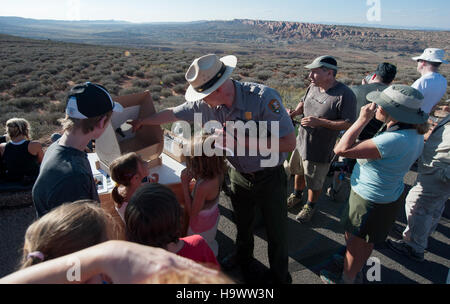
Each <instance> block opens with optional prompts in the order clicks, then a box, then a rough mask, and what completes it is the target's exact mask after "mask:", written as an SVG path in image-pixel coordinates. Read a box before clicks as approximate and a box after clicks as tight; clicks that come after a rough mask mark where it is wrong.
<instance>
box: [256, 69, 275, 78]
mask: <svg viewBox="0 0 450 304" xmlns="http://www.w3.org/2000/svg"><path fill="white" fill-rule="evenodd" d="M272 76H273V73H272V71H268V70H264V71H260V72H258V73H257V74H256V77H258V79H259V80H263V81H265V80H267V79H269V78H270V77H272Z"/></svg>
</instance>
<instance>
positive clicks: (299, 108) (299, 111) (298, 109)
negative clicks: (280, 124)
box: [291, 101, 304, 116]
mask: <svg viewBox="0 0 450 304" xmlns="http://www.w3.org/2000/svg"><path fill="white" fill-rule="evenodd" d="M303 106H304V104H303V102H302V101H301V102H299V104H298V105H297V107H296V108H295V110H294V112H293V113H292V115H291V116H298V115H302V114H303Z"/></svg>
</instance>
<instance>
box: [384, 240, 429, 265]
mask: <svg viewBox="0 0 450 304" xmlns="http://www.w3.org/2000/svg"><path fill="white" fill-rule="evenodd" d="M386 243H387V245H388V246H389V248H391V249H392V250H393V251H395V252H397V253H398V254H401V255H404V256H407V257H408V258H410V259H412V260H414V261H416V262H423V261H424V260H425V254H424V253H423V252H422V253H421V252H417V251H415V250H414V249H413V248H412V247H411V246H409V245H408V244H407V243H406V242H405V241H404V240H398V241H394V240H387V241H386Z"/></svg>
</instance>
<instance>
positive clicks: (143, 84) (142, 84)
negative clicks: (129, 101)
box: [132, 79, 150, 88]
mask: <svg viewBox="0 0 450 304" xmlns="http://www.w3.org/2000/svg"><path fill="white" fill-rule="evenodd" d="M132 84H133V86H134V87H137V88H148V87H149V86H150V81H148V80H143V79H135V80H133V81H132Z"/></svg>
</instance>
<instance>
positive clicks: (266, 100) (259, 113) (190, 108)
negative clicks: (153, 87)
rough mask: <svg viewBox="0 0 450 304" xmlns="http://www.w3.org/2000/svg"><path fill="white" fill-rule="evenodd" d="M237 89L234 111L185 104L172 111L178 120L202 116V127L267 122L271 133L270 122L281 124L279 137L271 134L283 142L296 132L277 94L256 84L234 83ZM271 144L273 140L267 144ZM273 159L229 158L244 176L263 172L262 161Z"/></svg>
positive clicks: (281, 155) (200, 103)
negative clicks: (287, 136) (196, 115)
mask: <svg viewBox="0 0 450 304" xmlns="http://www.w3.org/2000/svg"><path fill="white" fill-rule="evenodd" d="M233 83H234V85H235V88H236V96H235V100H234V103H233V105H232V107H231V108H227V107H226V106H224V105H221V106H218V107H216V108H211V107H210V106H209V105H208V104H206V103H205V102H203V101H202V100H200V101H194V102H185V103H184V104H182V105H180V106H178V107H175V108H173V113H174V115H175V117H177V119H179V120H185V121H189V122H193V121H194V114H195V113H201V114H202V122H203V125H204V124H205V123H207V122H209V121H212V120H215V121H218V122H220V123H221V124H223V123H225V122H231V121H234V122H236V121H243V122H244V123H246V122H248V121H250V120H253V121H255V122H259V121H266V122H267V127H268V130H269V131H270V130H271V122H273V121H278V122H279V127H280V129H279V134H271V135H272V136H276V137H279V138H282V137H284V136H286V135H288V134H290V133H292V132H294V126H293V124H292V120H291V118H290V117H289V115H288V113H287V111H286V110H285V108H284V106H283V103H282V101H281V97H280V95H279V94H278V92H277V91H276V90H274V89H272V88H269V87H267V86H264V85H261V84H256V83H241V82H238V81H233ZM268 141H270V140H268ZM287 155H288V154H287V153H279V161H278V165H281V164H282V163H283V162H284V161H285V160H286V158H287ZM269 158H270V156H267V157H264V156H261V155H259V154H258V156H230V157H228V161H229V162H230V163H231V165H233V167H234V168H235V169H236V170H237V171H239V172H242V173H252V172H256V171H260V170H263V169H264V168H263V167H261V161H262V160H264V159H269Z"/></svg>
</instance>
